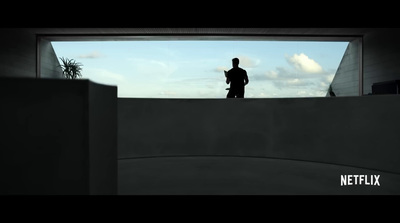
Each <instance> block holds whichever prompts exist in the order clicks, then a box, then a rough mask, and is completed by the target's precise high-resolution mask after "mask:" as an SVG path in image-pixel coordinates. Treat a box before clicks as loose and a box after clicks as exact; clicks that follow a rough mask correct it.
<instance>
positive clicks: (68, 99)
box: [0, 78, 117, 194]
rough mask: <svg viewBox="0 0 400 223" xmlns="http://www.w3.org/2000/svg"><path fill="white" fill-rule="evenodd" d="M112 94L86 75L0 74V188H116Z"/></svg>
mask: <svg viewBox="0 0 400 223" xmlns="http://www.w3.org/2000/svg"><path fill="white" fill-rule="evenodd" d="M49 92H51V93H49ZM116 97H117V89H116V87H110V86H104V85H98V84H94V83H91V82H89V81H87V80H55V79H33V78H2V79H1V80H0V99H1V100H0V101H1V108H2V109H1V110H0V119H1V120H0V121H1V123H2V124H1V128H0V129H1V136H2V138H1V140H0V175H1V178H0V194H116V192H117V151H116V147H117V136H116V134H117V129H116V125H117V124H116V119H117V117H116V116H117V113H116V109H117V105H116Z"/></svg>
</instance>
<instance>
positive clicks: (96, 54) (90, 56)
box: [78, 51, 104, 59]
mask: <svg viewBox="0 0 400 223" xmlns="http://www.w3.org/2000/svg"><path fill="white" fill-rule="evenodd" d="M78 57H79V58H88V59H94V58H99V57H104V55H103V54H102V53H100V52H98V51H93V52H90V53H87V54H81V55H79V56H78Z"/></svg>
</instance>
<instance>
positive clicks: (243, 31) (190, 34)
mask: <svg viewBox="0 0 400 223" xmlns="http://www.w3.org/2000/svg"><path fill="white" fill-rule="evenodd" d="M377 30H387V29H379V28H38V29H34V28H31V31H32V32H34V33H35V34H37V35H39V36H42V37H44V38H47V39H49V40H53V41H74V40H76V41H95V40H228V39H229V40H315V41H318V40H325V41H348V40H351V39H354V37H362V36H364V35H365V34H367V33H369V32H373V31H377Z"/></svg>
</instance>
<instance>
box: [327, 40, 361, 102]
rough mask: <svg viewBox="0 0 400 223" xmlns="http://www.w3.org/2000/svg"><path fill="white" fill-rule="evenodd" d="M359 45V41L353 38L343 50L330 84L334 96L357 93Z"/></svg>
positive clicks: (355, 94)
mask: <svg viewBox="0 0 400 223" xmlns="http://www.w3.org/2000/svg"><path fill="white" fill-rule="evenodd" d="M359 47H360V46H359V41H358V40H354V41H352V42H349V45H348V46H347V48H346V51H345V52H344V55H343V58H342V60H341V62H340V64H339V66H338V69H337V70H336V74H335V77H334V79H333V81H332V84H331V86H332V90H333V92H334V93H335V95H336V96H358V95H359ZM328 95H329V94H328Z"/></svg>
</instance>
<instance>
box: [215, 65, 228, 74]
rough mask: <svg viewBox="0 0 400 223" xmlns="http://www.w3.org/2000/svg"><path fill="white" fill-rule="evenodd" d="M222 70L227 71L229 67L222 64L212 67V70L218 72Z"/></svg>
mask: <svg viewBox="0 0 400 223" xmlns="http://www.w3.org/2000/svg"><path fill="white" fill-rule="evenodd" d="M224 70H226V71H228V70H230V69H229V68H227V67H224V66H220V67H217V68H215V69H214V71H215V72H218V73H221V72H224Z"/></svg>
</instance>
